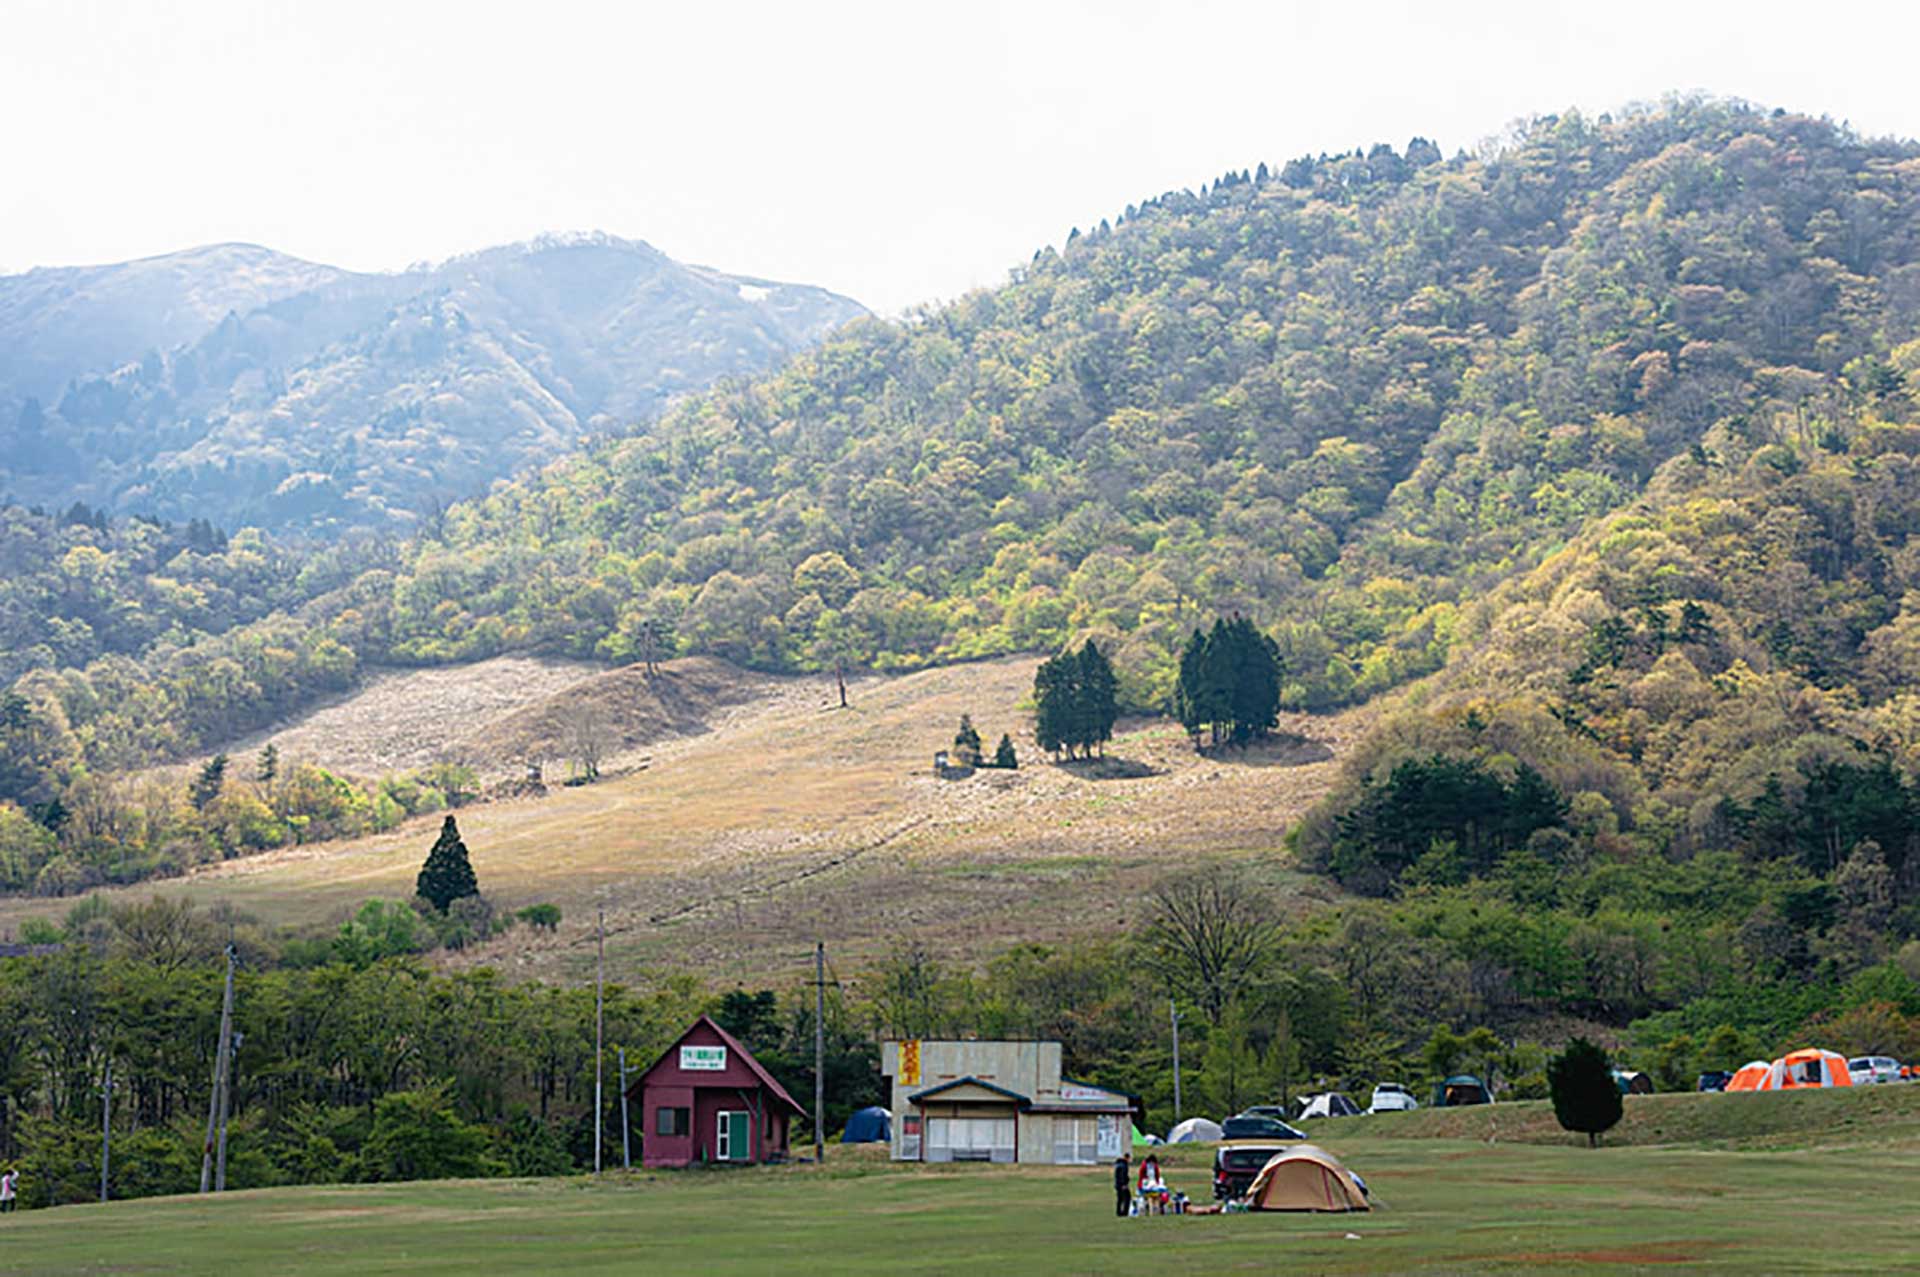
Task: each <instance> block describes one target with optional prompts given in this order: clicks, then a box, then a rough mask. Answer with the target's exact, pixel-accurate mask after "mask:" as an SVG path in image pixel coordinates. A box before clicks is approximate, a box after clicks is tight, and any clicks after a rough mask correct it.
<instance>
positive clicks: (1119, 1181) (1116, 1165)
mask: <svg viewBox="0 0 1920 1277" xmlns="http://www.w3.org/2000/svg"><path fill="white" fill-rule="evenodd" d="M1127 1160H1128V1159H1127V1156H1126V1155H1125V1154H1124V1153H1123V1154H1121V1155H1120V1156H1119V1157H1116V1158H1114V1159H1113V1197H1114V1202H1113V1213H1114V1214H1115V1215H1117V1216H1119V1217H1120V1218H1121V1219H1125V1218H1126V1217H1127V1207H1129V1206H1131V1205H1133V1176H1132V1175H1131V1174H1130V1173H1129V1172H1130V1171H1131V1169H1132V1168H1131V1167H1129V1166H1128V1165H1127Z"/></svg>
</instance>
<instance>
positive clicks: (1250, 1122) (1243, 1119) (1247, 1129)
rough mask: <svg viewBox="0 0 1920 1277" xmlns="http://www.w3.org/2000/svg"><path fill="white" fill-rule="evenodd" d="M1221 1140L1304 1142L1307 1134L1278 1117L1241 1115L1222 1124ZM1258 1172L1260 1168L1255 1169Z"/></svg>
mask: <svg viewBox="0 0 1920 1277" xmlns="http://www.w3.org/2000/svg"><path fill="white" fill-rule="evenodd" d="M1220 1138H1221V1139H1223V1140H1229V1141H1231V1140H1266V1141H1268V1142H1270V1143H1272V1142H1281V1141H1286V1140H1303V1139H1305V1138H1307V1135H1306V1132H1305V1131H1302V1130H1298V1129H1296V1128H1294V1127H1291V1126H1288V1125H1287V1124H1286V1123H1285V1122H1283V1121H1281V1120H1280V1119H1279V1118H1277V1117H1268V1116H1267V1115H1266V1114H1264V1113H1240V1114H1236V1115H1235V1116H1233V1117H1230V1118H1228V1119H1227V1120H1226V1121H1224V1122H1222V1123H1220ZM1254 1169H1255V1170H1258V1169H1259V1167H1255V1168H1254Z"/></svg>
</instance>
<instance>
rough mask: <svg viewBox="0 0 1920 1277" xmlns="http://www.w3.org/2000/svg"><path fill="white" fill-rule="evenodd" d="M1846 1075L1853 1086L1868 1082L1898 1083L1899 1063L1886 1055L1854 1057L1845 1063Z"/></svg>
mask: <svg viewBox="0 0 1920 1277" xmlns="http://www.w3.org/2000/svg"><path fill="white" fill-rule="evenodd" d="M1847 1073H1848V1075H1849V1076H1850V1077H1852V1078H1853V1084H1854V1085H1855V1086H1863V1085H1865V1084H1866V1083H1868V1082H1898V1081H1899V1080H1900V1061H1898V1060H1896V1059H1894V1058H1893V1057H1892V1056H1888V1055H1856V1056H1854V1057H1853V1058H1852V1059H1851V1060H1848V1061H1847Z"/></svg>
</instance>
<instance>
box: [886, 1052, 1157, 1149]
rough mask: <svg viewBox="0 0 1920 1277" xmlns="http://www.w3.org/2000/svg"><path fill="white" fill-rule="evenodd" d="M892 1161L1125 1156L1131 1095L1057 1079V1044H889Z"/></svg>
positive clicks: (1058, 1075) (1130, 1127)
mask: <svg viewBox="0 0 1920 1277" xmlns="http://www.w3.org/2000/svg"><path fill="white" fill-rule="evenodd" d="M880 1070H881V1072H882V1073H884V1074H885V1075H886V1077H887V1086H888V1099H889V1100H890V1105H889V1107H891V1108H892V1110H893V1114H894V1123H893V1157H894V1160H895V1161H906V1162H1039V1163H1043V1164H1044V1163H1049V1162H1050V1163H1053V1164H1055V1165H1061V1166H1091V1165H1093V1164H1094V1163H1096V1162H1107V1161H1112V1160H1113V1159H1114V1158H1116V1157H1119V1156H1121V1155H1122V1154H1123V1153H1126V1152H1127V1151H1128V1149H1129V1146H1130V1142H1131V1138H1132V1125H1131V1121H1130V1119H1131V1116H1132V1111H1131V1105H1130V1102H1129V1101H1128V1099H1127V1097H1126V1096H1124V1095H1120V1094H1118V1093H1116V1092H1113V1091H1108V1090H1103V1089H1101V1088H1100V1087H1097V1086H1088V1085H1086V1084H1085V1083H1082V1082H1076V1081H1074V1080H1073V1079H1072V1078H1067V1077H1062V1076H1061V1075H1060V1044H1059V1043H1058V1042H950V1041H938V1040H933V1039H919V1038H912V1039H907V1040H904V1041H898V1042H887V1043H883V1044H882V1046H881V1048H880Z"/></svg>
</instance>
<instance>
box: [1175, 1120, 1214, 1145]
mask: <svg viewBox="0 0 1920 1277" xmlns="http://www.w3.org/2000/svg"><path fill="white" fill-rule="evenodd" d="M1219 1138H1220V1123H1218V1122H1209V1121H1208V1120H1207V1119H1206V1118H1204V1117H1190V1118H1188V1119H1187V1120H1186V1121H1184V1122H1182V1123H1180V1125H1178V1126H1176V1127H1174V1128H1173V1129H1172V1130H1170V1131H1168V1132H1167V1143H1169V1144H1205V1143H1209V1142H1211V1141H1213V1140H1217V1139H1219Z"/></svg>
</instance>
